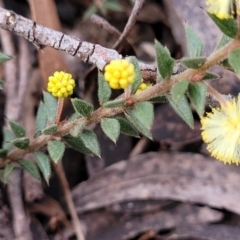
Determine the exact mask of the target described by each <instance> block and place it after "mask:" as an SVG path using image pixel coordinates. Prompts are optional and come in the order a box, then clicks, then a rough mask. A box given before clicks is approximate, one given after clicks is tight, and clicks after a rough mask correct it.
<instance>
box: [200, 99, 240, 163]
mask: <svg viewBox="0 0 240 240" xmlns="http://www.w3.org/2000/svg"><path fill="white" fill-rule="evenodd" d="M201 123H202V138H203V141H204V142H206V143H207V144H208V146H207V149H208V151H209V152H211V155H212V156H213V157H215V158H216V159H218V160H220V161H222V162H224V163H229V164H231V163H235V164H237V165H238V164H239V163H240V124H239V123H240V95H239V96H238V98H237V99H233V100H231V101H227V102H226V105H224V106H223V105H222V106H221V107H220V108H213V109H212V112H211V113H207V116H206V117H203V118H202V119H201Z"/></svg>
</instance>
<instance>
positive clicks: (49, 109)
mask: <svg viewBox="0 0 240 240" xmlns="http://www.w3.org/2000/svg"><path fill="white" fill-rule="evenodd" d="M43 100H44V108H45V112H46V116H47V120H48V122H49V123H50V124H53V123H54V121H55V119H56V114H57V100H56V98H55V97H53V96H52V94H50V93H48V92H45V91H43Z"/></svg>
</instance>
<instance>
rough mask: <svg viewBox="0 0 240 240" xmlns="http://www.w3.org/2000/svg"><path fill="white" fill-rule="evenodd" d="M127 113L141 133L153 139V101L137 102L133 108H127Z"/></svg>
mask: <svg viewBox="0 0 240 240" xmlns="http://www.w3.org/2000/svg"><path fill="white" fill-rule="evenodd" d="M125 115H126V117H127V119H128V120H129V121H130V122H131V123H132V124H133V126H134V127H135V128H136V129H137V130H138V131H139V132H140V133H142V134H143V135H144V136H146V137H148V138H150V139H152V134H151V132H150V129H151V126H152V123H153V117H154V111H153V105H152V103H150V102H139V103H136V104H135V105H134V107H133V108H129V109H127V110H126V112H125Z"/></svg>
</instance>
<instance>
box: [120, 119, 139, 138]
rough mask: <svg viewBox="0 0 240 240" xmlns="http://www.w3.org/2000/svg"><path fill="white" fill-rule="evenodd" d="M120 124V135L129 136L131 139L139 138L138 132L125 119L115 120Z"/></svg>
mask: <svg viewBox="0 0 240 240" xmlns="http://www.w3.org/2000/svg"><path fill="white" fill-rule="evenodd" d="M116 119H117V120H118V122H119V124H120V132H121V133H122V134H125V135H128V136H131V137H136V138H139V134H138V131H137V130H136V128H134V126H133V125H132V124H131V123H130V122H129V121H128V120H127V119H125V118H123V117H117V118H116Z"/></svg>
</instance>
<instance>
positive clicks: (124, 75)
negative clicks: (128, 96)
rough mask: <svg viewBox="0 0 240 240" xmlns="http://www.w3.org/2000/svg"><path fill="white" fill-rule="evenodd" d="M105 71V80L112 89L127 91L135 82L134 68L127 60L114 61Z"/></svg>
mask: <svg viewBox="0 0 240 240" xmlns="http://www.w3.org/2000/svg"><path fill="white" fill-rule="evenodd" d="M104 70H105V73H104V77H105V80H106V81H107V82H108V83H109V86H110V87H111V88H112V89H125V88H127V87H128V86H129V85H131V84H132V83H133V82H134V80H135V71H134V66H133V64H132V63H130V62H129V61H127V60H125V59H117V60H112V61H111V62H110V63H109V64H108V65H107V66H106V67H105V69H104Z"/></svg>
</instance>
